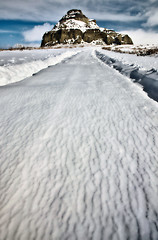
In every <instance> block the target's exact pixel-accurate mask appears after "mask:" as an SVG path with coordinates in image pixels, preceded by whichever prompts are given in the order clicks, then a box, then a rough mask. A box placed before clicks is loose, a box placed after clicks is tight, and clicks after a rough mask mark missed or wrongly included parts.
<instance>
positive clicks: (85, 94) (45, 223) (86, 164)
mask: <svg viewBox="0 0 158 240" xmlns="http://www.w3.org/2000/svg"><path fill="white" fill-rule="evenodd" d="M75 51H76V54H75V55H73V56H71V57H69V58H65V60H64V61H61V62H60V63H58V64H56V65H54V66H50V67H49V68H45V69H43V70H42V71H40V72H38V73H37V74H35V75H33V76H32V77H30V78H27V79H24V80H23V81H21V82H17V83H14V84H8V85H6V86H3V87H0V166H1V174H0V183H1V184H0V228H1V231H0V239H1V240H17V239H22V240H28V239H29V240H40V239H42V240H52V239H53V240H60V239H62V240H66V239H69V240H74V239H79V240H80V239H87V240H90V239H91V240H93V239H94V240H96V239H97V240H101V239H106V240H111V239H113V240H118V239H120V240H127V239H128V240H138V239H139V240H149V239H151V240H157V239H158V201H157V199H158V105H157V102H155V101H153V100H152V99H150V98H149V97H148V96H147V95H146V94H145V93H144V92H143V91H142V90H141V89H140V88H139V87H138V86H137V85H136V84H134V83H133V82H132V81H130V80H129V78H127V77H125V76H123V75H121V74H120V73H119V72H118V71H116V70H115V69H113V68H111V67H109V66H107V65H106V63H105V62H103V61H101V60H100V57H99V55H97V52H96V51H95V50H94V49H92V48H89V49H88V48H87V49H82V51H81V50H80V52H78V50H77V49H76V50H74V53H75ZM100 51H102V50H100ZM47 53H48V52H47ZM100 54H101V53H100ZM19 65H20V64H19ZM15 66H16V65H15ZM22 66H23V64H21V71H23V70H22Z"/></svg>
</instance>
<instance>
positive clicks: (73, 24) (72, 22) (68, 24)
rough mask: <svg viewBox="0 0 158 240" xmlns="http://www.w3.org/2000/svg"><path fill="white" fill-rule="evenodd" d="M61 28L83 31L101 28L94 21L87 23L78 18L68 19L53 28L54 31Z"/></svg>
mask: <svg viewBox="0 0 158 240" xmlns="http://www.w3.org/2000/svg"><path fill="white" fill-rule="evenodd" d="M61 28H65V29H79V30H81V31H82V32H85V31H86V30H87V29H100V28H99V26H98V25H97V24H96V23H95V22H93V21H90V22H89V24H86V23H85V22H83V21H79V20H76V19H68V20H66V21H65V22H64V23H62V24H61V23H58V24H56V28H55V29H53V30H52V31H58V30H59V29H61Z"/></svg>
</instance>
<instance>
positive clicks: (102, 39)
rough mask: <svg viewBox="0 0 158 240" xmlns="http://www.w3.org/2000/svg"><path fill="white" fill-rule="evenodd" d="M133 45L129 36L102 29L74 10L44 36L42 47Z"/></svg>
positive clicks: (79, 11)
mask: <svg viewBox="0 0 158 240" xmlns="http://www.w3.org/2000/svg"><path fill="white" fill-rule="evenodd" d="M85 42H86V43H94V44H99V45H100V44H101V45H103V44H107V45H110V44H116V45H121V44H133V42H132V39H131V38H130V37H129V36H128V35H122V34H120V33H117V32H115V31H113V30H108V29H106V28H100V27H99V26H98V25H97V24H96V21H95V20H93V19H89V18H87V17H86V16H85V15H84V14H83V13H82V11H81V10H77V9H72V10H70V11H68V12H67V14H66V15H65V16H64V17H62V19H61V20H60V21H59V22H58V23H57V24H56V25H55V26H54V28H53V29H52V30H51V31H49V32H46V33H45V34H44V35H43V39H42V42H41V47H46V46H54V45H56V44H80V43H85Z"/></svg>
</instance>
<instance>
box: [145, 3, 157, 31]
mask: <svg viewBox="0 0 158 240" xmlns="http://www.w3.org/2000/svg"><path fill="white" fill-rule="evenodd" d="M146 16H147V18H148V19H147V22H146V23H145V24H144V26H148V27H153V26H157V25H158V8H156V9H152V10H150V11H149V12H147V14H146Z"/></svg>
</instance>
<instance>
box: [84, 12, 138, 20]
mask: <svg viewBox="0 0 158 240" xmlns="http://www.w3.org/2000/svg"><path fill="white" fill-rule="evenodd" d="M84 13H85V15H86V16H88V17H90V18H94V19H97V20H108V21H120V22H134V21H139V20H142V16H141V15H140V14H137V15H135V16H132V15H130V14H124V13H122V14H121V13H112V12H99V13H97V12H88V11H85V12H84Z"/></svg>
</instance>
